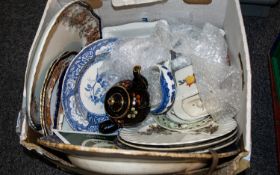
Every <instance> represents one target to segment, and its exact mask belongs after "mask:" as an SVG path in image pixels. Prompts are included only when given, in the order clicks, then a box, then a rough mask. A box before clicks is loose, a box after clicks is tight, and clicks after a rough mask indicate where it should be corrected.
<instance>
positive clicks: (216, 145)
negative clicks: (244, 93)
mask: <svg viewBox="0 0 280 175" xmlns="http://www.w3.org/2000/svg"><path fill="white" fill-rule="evenodd" d="M237 133H238V130H234V131H233V132H232V133H230V134H229V135H228V136H226V137H224V138H221V139H218V140H214V141H212V142H205V143H201V144H195V145H180V146H164V147H163V146H145V145H135V144H131V143H129V142H126V141H124V140H122V139H121V138H119V137H118V142H120V143H121V144H123V145H126V146H129V147H131V148H136V149H141V150H149V151H189V152H197V151H199V152H208V150H209V149H210V148H211V149H212V150H219V149H222V148H224V147H226V146H229V145H230V144H232V143H234V142H235V141H236V140H237V137H238V135H237Z"/></svg>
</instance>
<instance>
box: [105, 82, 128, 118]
mask: <svg viewBox="0 0 280 175" xmlns="http://www.w3.org/2000/svg"><path fill="white" fill-rule="evenodd" d="M129 106H130V96H129V93H128V92H127V90H126V89H125V88H123V87H121V86H114V87H112V88H111V89H110V90H109V91H108V92H107V94H106V97H105V110H106V112H107V113H108V114H109V115H110V116H111V117H112V118H121V117H122V116H123V115H125V114H126V113H127V111H128V110H129Z"/></svg>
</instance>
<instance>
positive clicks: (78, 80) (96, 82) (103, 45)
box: [62, 39, 117, 132]
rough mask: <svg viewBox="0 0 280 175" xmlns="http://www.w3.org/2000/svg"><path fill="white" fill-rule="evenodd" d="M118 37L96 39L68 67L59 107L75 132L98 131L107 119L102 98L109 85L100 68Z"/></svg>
mask: <svg viewBox="0 0 280 175" xmlns="http://www.w3.org/2000/svg"><path fill="white" fill-rule="evenodd" d="M116 41H117V39H103V40H98V41H96V42H94V43H92V44H90V45H89V46H87V47H86V48H84V49H83V50H82V51H81V52H80V53H79V54H78V55H77V56H76V57H75V58H74V60H73V61H72V62H71V64H70V66H69V67H68V69H67V72H66V74H65V78H64V81H63V87H62V106H63V109H64V112H65V118H66V120H67V122H68V123H69V125H70V127H71V128H72V129H73V130H76V131H88V132H98V126H99V124H100V123H101V122H103V121H105V120H108V119H109V118H108V116H107V115H106V113H105V110H104V98H105V93H106V90H107V88H108V80H107V79H106V77H105V73H106V72H102V71H101V70H100V69H99V68H100V67H101V66H102V64H103V62H104V60H105V59H107V58H109V52H110V51H111V49H112V47H113V46H114V44H115V43H116Z"/></svg>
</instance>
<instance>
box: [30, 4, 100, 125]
mask: <svg viewBox="0 0 280 175" xmlns="http://www.w3.org/2000/svg"><path fill="white" fill-rule="evenodd" d="M84 12H87V13H88V15H85V16H86V18H83V19H80V18H79V15H77V14H80V13H84ZM69 14H70V15H69ZM75 15H76V16H75ZM89 16H90V17H89ZM87 17H89V18H87ZM70 18H71V19H70ZM84 21H86V22H87V25H81V24H80V23H81V22H84ZM98 31H100V29H99V21H98V20H97V17H96V16H95V14H94V15H93V14H92V11H91V10H90V7H89V6H87V5H86V4H85V3H81V2H80V1H73V2H70V3H69V4H67V5H66V6H64V7H63V8H62V9H61V10H60V11H59V12H58V13H57V14H56V15H55V16H54V17H53V18H52V20H51V22H50V23H49V25H48V26H47V28H46V30H45V31H44V34H43V36H42V38H41V40H40V42H39V44H38V47H37V49H36V52H35V55H34V58H33V59H32V63H31V64H32V65H31V69H30V71H29V74H28V80H27V87H26V90H27V98H26V100H27V101H26V102H27V113H28V116H29V117H30V121H31V124H32V126H33V128H35V129H37V130H39V129H40V128H41V126H40V117H39V116H40V110H39V109H40V92H41V90H42V86H43V82H44V78H45V76H46V74H47V70H48V68H49V67H50V65H51V64H52V62H53V60H54V59H55V58H56V57H57V56H58V55H60V54H62V53H63V52H65V51H69V50H70V51H79V50H81V48H82V47H84V46H85V45H86V44H88V43H90V42H91V41H92V40H95V39H98V38H100V33H99V32H98ZM85 34H91V37H90V38H88V37H85ZM95 35H96V36H95Z"/></svg>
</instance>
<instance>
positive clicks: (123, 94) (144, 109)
mask: <svg viewBox="0 0 280 175" xmlns="http://www.w3.org/2000/svg"><path fill="white" fill-rule="evenodd" d="M140 71H141V67H140V66H135V67H134V68H133V75H134V79H133V80H132V81H131V80H124V81H121V82H118V83H117V84H115V85H114V86H113V87H112V88H110V89H109V90H108V92H107V93H106V96H105V101H104V105H105V111H106V113H107V114H108V115H109V117H110V120H108V121H105V122H103V123H101V124H100V125H99V131H100V132H101V133H111V132H114V131H115V130H116V129H118V128H120V127H124V126H132V125H135V124H138V123H140V122H142V121H143V120H144V119H145V118H146V116H147V115H148V113H149V112H150V101H149V99H150V96H149V93H148V82H147V80H146V78H145V77H143V76H142V75H141V74H140Z"/></svg>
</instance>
